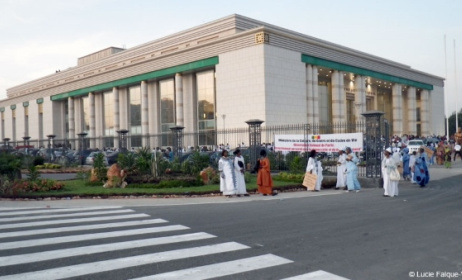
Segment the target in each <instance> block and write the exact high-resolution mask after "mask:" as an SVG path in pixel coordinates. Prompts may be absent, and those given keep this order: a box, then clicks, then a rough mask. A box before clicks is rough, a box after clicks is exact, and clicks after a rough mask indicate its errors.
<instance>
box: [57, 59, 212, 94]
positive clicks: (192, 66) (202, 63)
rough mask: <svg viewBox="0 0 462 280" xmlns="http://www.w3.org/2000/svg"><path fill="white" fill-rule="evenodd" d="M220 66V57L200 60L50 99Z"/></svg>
mask: <svg viewBox="0 0 462 280" xmlns="http://www.w3.org/2000/svg"><path fill="white" fill-rule="evenodd" d="M216 64H218V56H214V57H210V58H206V59H203V60H198V61H194V62H190V63H186V64H182V65H177V66H173V67H169V68H165V69H161V70H157V71H153V72H149V73H145V74H141V75H137V76H132V77H128V78H124V79H120V80H116V81H112V82H108V83H104V84H99V85H96V86H91V87H87V88H81V89H78V90H74V91H70V92H65V93H60V94H57V95H53V96H51V97H50V99H51V100H52V101H56V100H62V99H67V98H69V97H74V96H79V95H85V94H88V93H89V92H95V91H102V90H106V89H111V88H113V87H117V86H124V85H129V84H133V83H139V82H141V81H145V80H149V79H155V78H159V77H164V76H168V75H172V74H175V73H181V72H186V71H191V70H197V69H201V68H205V67H210V66H214V65H216Z"/></svg>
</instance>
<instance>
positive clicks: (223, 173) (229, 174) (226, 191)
mask: <svg viewBox="0 0 462 280" xmlns="http://www.w3.org/2000/svg"><path fill="white" fill-rule="evenodd" d="M233 154H234V160H232V159H231V158H229V157H228V151H227V150H223V151H222V152H221V158H220V160H219V161H218V171H219V172H220V191H221V192H222V193H223V195H225V196H227V197H231V196H234V195H236V196H238V197H240V196H241V195H243V196H249V194H248V193H247V189H246V185H245V161H244V157H243V156H242V154H241V151H240V150H239V149H236V150H235V151H234V153H233ZM255 168H256V171H257V172H258V175H257V185H258V192H259V193H260V194H262V195H264V196H267V195H273V196H274V195H277V192H274V191H273V179H272V178H271V166H270V161H269V159H268V158H267V157H266V151H265V150H261V152H260V159H258V160H257V164H256V166H255Z"/></svg>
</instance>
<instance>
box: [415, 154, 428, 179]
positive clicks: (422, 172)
mask: <svg viewBox="0 0 462 280" xmlns="http://www.w3.org/2000/svg"><path fill="white" fill-rule="evenodd" d="M421 150H423V149H421ZM422 154H423V153H422V152H421V154H420V156H419V157H417V159H416V161H415V166H414V181H415V182H416V183H417V184H419V185H420V186H421V187H425V185H426V184H428V182H429V181H430V174H429V173H428V167H427V161H426V159H425V156H422Z"/></svg>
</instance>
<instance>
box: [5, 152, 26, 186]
mask: <svg viewBox="0 0 462 280" xmlns="http://www.w3.org/2000/svg"><path fill="white" fill-rule="evenodd" d="M21 166H22V162H21V159H20V158H18V157H16V156H14V155H11V154H8V153H6V152H0V174H2V175H5V176H7V177H8V179H9V180H10V181H14V180H15V179H21Z"/></svg>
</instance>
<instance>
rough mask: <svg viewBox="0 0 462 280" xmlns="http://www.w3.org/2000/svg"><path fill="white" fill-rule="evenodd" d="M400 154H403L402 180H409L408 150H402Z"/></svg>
mask: <svg viewBox="0 0 462 280" xmlns="http://www.w3.org/2000/svg"><path fill="white" fill-rule="evenodd" d="M402 152H403V177H404V180H410V178H411V168H410V167H409V161H410V156H409V149H408V148H404V149H403V151H402Z"/></svg>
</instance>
